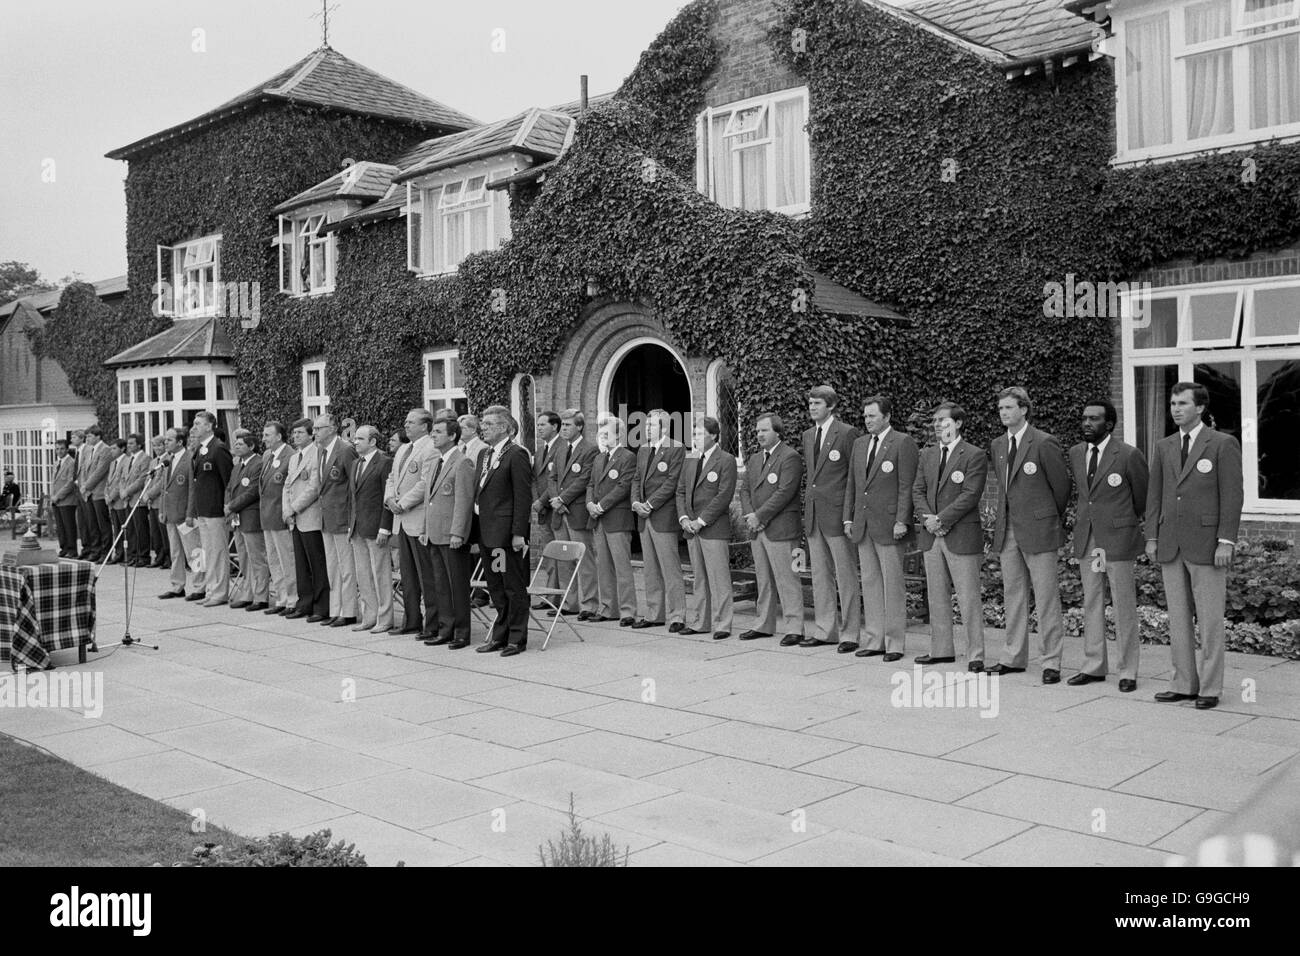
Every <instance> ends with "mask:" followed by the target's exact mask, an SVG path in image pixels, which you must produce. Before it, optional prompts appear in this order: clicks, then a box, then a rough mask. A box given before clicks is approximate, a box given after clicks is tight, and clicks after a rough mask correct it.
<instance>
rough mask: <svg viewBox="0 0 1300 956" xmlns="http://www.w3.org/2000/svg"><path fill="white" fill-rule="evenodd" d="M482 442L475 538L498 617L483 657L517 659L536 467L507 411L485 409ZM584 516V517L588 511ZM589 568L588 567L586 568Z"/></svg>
mask: <svg viewBox="0 0 1300 956" xmlns="http://www.w3.org/2000/svg"><path fill="white" fill-rule="evenodd" d="M482 430H483V439H484V441H485V442H487V447H486V448H484V449H483V451H482V452H480V453H479V457H478V468H477V470H476V480H475V492H474V517H473V519H472V521H473V524H472V530H471V532H470V533H471V535H472V536H473V537H474V538H475V540H477V541H478V546H479V554H480V555H482V557H483V576H484V577H485V578H486V579H487V587H488V593H489V594H490V595H491V596H492V606H493V607H494V608H495V609H496V612H497V617H496V620H495V621H494V622H493V624H492V631H491V633H490V634H489V635H488V639H487V641H485V642H484V643H483V644H480V645H479V646H478V647H477V648H475V650H477V651H478V653H480V654H487V653H491V652H493V651H500V652H501V656H502V657H513V656H514V655H516V654H522V653H523V652H524V651H525V650H527V649H528V514H529V510H530V506H531V505H532V500H531V495H530V492H531V490H532V466H531V463H530V462H529V460H528V452H526V451H525V450H524V449H523V448H521V447H519V446H518V445H516V444H515V443H514V442H513V441H512V440H511V439H513V438H514V436H515V434H516V433H517V432H518V425H516V424H515V420H514V418H512V417H511V415H510V411H509V409H507V408H505V407H504V406H502V405H489V406H488V407H487V408H485V409H483V418H482ZM583 510H584V513H585V509H583ZM584 563H585V562H584Z"/></svg>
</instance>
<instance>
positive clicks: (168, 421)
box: [163, 409, 176, 431]
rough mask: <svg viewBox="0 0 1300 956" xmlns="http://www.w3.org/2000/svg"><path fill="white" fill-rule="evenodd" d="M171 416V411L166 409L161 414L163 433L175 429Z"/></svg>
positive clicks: (173, 419)
mask: <svg viewBox="0 0 1300 956" xmlns="http://www.w3.org/2000/svg"><path fill="white" fill-rule="evenodd" d="M173 416H174V413H173V412H172V411H171V409H168V410H167V411H165V412H163V431H166V430H167V429H169V428H175V427H176V419H175V418H174V417H173Z"/></svg>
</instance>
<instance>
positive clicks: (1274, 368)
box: [1255, 359, 1300, 500]
mask: <svg viewBox="0 0 1300 956" xmlns="http://www.w3.org/2000/svg"><path fill="white" fill-rule="evenodd" d="M1255 374H1256V381H1257V382H1258V391H1257V393H1256V401H1257V403H1258V404H1257V406H1256V407H1257V408H1258V410H1259V429H1258V435H1259V496H1260V497H1261V498H1278V499H1281V498H1287V499H1291V500H1295V499H1300V442H1297V441H1296V436H1297V435H1300V361H1297V360H1296V359H1274V360H1272V361H1268V362H1260V363H1258V364H1257V365H1256V366H1255Z"/></svg>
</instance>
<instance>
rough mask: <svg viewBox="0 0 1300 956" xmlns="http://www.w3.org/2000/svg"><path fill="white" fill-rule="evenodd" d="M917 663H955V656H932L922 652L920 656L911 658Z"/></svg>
mask: <svg viewBox="0 0 1300 956" xmlns="http://www.w3.org/2000/svg"><path fill="white" fill-rule="evenodd" d="M913 659H914V660H915V661H916V663H918V664H956V663H957V658H955V657H932V656H931V655H929V654H922V655H921V656H920V657H917V658H913Z"/></svg>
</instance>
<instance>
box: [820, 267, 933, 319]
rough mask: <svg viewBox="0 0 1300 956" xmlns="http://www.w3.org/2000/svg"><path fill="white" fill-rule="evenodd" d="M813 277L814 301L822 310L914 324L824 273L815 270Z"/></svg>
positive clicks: (834, 313) (833, 313)
mask: <svg viewBox="0 0 1300 956" xmlns="http://www.w3.org/2000/svg"><path fill="white" fill-rule="evenodd" d="M813 279H814V280H815V281H816V283H817V287H816V290H815V291H814V292H813V296H812V301H813V303H814V304H815V305H816V306H817V308H818V309H819V310H820V311H822V312H828V313H830V314H832V315H843V316H856V315H865V316H868V317H869V318H873V319H880V320H882V321H884V322H888V323H895V324H899V325H908V326H910V325H911V324H912V320H911V319H909V318H907V317H906V316H904V315H901V314H900V313H898V312H895V311H894V310H893V309H891V308H889V306H887V305H881V304H880V303H878V302H873V301H872V300H870V299H868V298H867V297H866V296H864V295H859V294H858V293H856V292H854V291H853V290H852V289H850V288H848V287H846V286H842V285H840V284H839V283H838V282H836V281H835V280H834V279H832V278H831V277H830V276H828V275H826V274H824V273H821V272H817V271H815V270H814V271H813Z"/></svg>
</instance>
